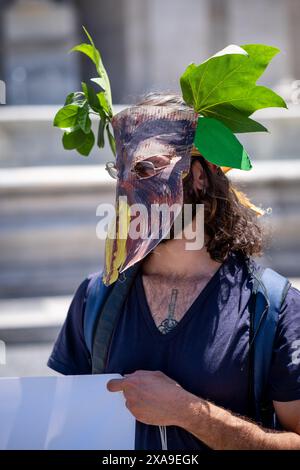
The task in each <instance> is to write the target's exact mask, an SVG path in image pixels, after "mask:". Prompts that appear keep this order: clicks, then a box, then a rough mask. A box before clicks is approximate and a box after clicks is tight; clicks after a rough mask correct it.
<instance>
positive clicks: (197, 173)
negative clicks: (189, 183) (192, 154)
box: [191, 160, 207, 191]
mask: <svg viewBox="0 0 300 470" xmlns="http://www.w3.org/2000/svg"><path fill="white" fill-rule="evenodd" d="M191 170H192V176H193V189H194V191H202V190H203V188H205V187H206V185H207V180H206V175H205V171H204V170H203V167H202V165H201V163H200V162H198V161H197V160H196V161H194V162H193V163H192V168H191Z"/></svg>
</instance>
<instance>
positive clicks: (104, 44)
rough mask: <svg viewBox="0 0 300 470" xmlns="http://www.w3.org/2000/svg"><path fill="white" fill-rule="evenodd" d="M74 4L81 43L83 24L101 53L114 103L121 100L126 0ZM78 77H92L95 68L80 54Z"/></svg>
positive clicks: (125, 70) (125, 67)
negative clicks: (79, 73) (79, 75)
mask: <svg viewBox="0 0 300 470" xmlns="http://www.w3.org/2000/svg"><path fill="white" fill-rule="evenodd" d="M74 4H75V5H76V7H77V16H78V20H77V22H78V31H79V34H80V32H81V37H82V40H84V42H85V41H86V36H85V34H84V32H83V31H82V25H84V26H85V27H86V28H87V30H88V31H89V33H90V34H91V35H92V37H93V39H94V42H95V44H96V46H97V47H98V49H99V50H100V52H101V56H102V59H103V63H104V65H105V68H106V69H107V72H108V75H109V78H110V81H111V87H112V95H113V100H114V102H115V103H122V102H124V91H125V90H126V76H127V51H126V44H125V40H124V38H125V27H126V23H125V10H126V6H127V1H126V0H122V1H120V0H109V1H106V0H89V1H87V0H74ZM80 59H81V76H82V77H83V79H84V80H88V79H89V78H90V77H93V76H95V68H94V66H93V64H91V63H90V62H89V61H88V60H86V58H85V57H83V56H82V57H81V58H80Z"/></svg>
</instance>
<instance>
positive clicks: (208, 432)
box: [178, 392, 300, 450]
mask: <svg viewBox="0 0 300 470" xmlns="http://www.w3.org/2000/svg"><path fill="white" fill-rule="evenodd" d="M179 414H180V418H179V422H178V425H179V426H181V427H182V428H184V429H185V430H186V431H188V432H190V433H191V434H193V435H194V436H196V437H197V438H198V439H200V440H201V441H202V442H204V443H205V444H206V445H207V446H208V447H210V448H212V449H218V450H226V449H231V450H260V449H261V450H263V449H265V450H267V449H269V450H271V449H273V450H276V449H277V450H285V449H287V450H291V449H296V450H300V436H299V435H298V434H296V433H294V432H276V431H275V432H274V431H273V432H272V431H268V430H264V429H262V428H260V427H259V426H258V425H256V424H254V423H252V422H250V421H248V420H247V419H246V418H240V417H238V416H235V415H234V414H232V413H231V412H229V411H227V410H224V409H223V408H220V407H218V406H216V405H214V404H212V403H210V402H207V401H205V400H202V399H201V398H198V397H196V396H195V395H192V394H190V393H187V392H185V396H183V398H182V401H181V404H180V413H178V415H179Z"/></svg>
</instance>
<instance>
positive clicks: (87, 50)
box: [70, 43, 100, 68]
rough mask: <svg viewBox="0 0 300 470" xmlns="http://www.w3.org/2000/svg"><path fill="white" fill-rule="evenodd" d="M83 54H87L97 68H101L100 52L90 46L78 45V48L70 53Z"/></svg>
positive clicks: (75, 47) (74, 48)
mask: <svg viewBox="0 0 300 470" xmlns="http://www.w3.org/2000/svg"><path fill="white" fill-rule="evenodd" d="M75 51H77V52H82V54H85V55H86V56H87V57H89V58H90V59H91V60H92V61H93V62H94V64H95V65H96V68H98V67H99V62H100V54H99V51H98V50H97V49H96V48H95V47H93V46H92V45H90V44H86V43H82V44H78V45H77V46H74V47H73V48H72V49H71V50H70V52H75Z"/></svg>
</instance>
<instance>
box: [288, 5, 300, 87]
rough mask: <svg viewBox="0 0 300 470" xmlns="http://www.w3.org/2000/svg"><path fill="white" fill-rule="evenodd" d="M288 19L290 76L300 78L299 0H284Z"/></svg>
mask: <svg viewBox="0 0 300 470" xmlns="http://www.w3.org/2000/svg"><path fill="white" fill-rule="evenodd" d="M285 5H286V8H287V10H288V19H289V35H290V43H289V54H290V56H291V70H292V77H293V78H294V79H296V80H300V54H299V45H300V2H299V0H285Z"/></svg>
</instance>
